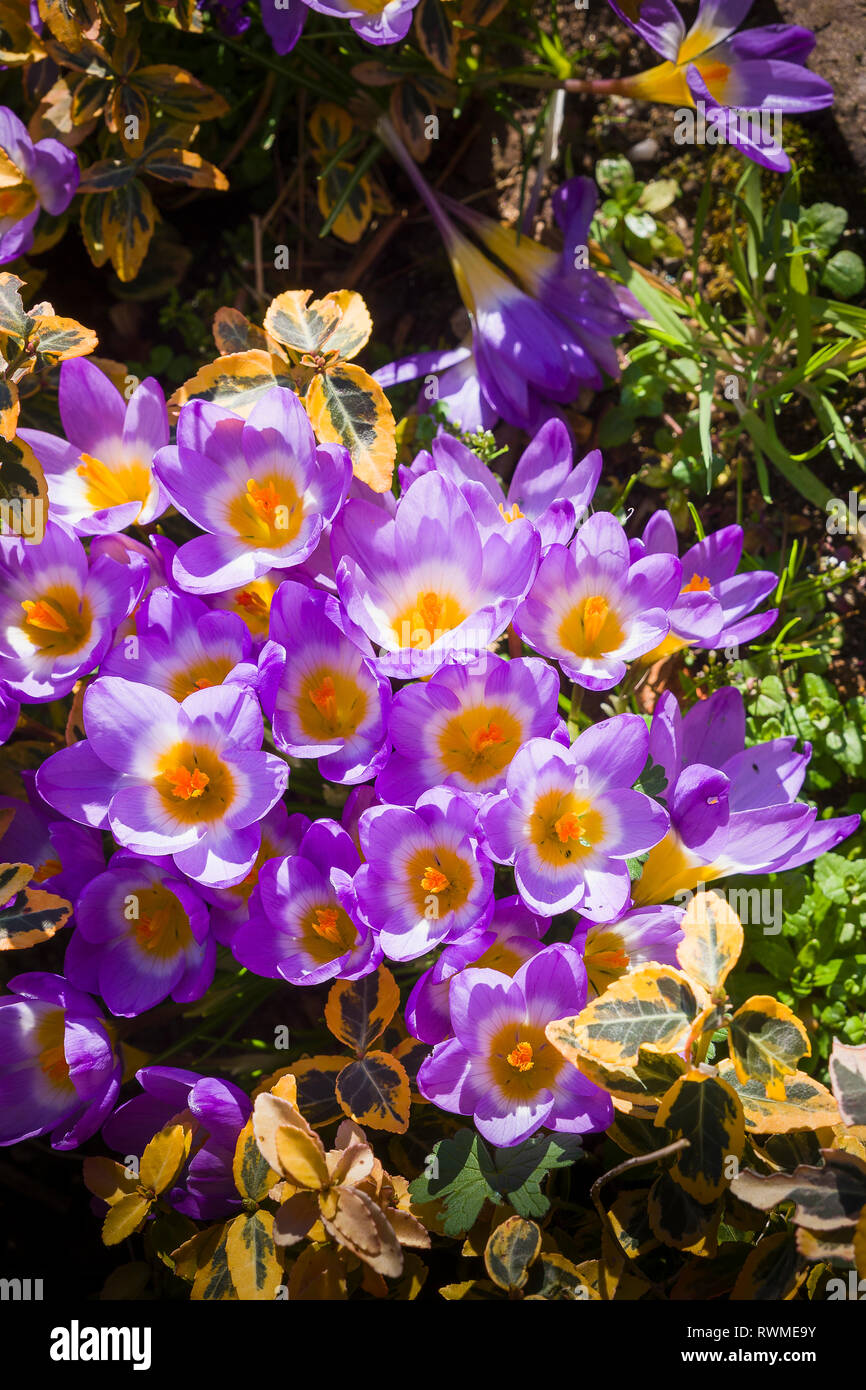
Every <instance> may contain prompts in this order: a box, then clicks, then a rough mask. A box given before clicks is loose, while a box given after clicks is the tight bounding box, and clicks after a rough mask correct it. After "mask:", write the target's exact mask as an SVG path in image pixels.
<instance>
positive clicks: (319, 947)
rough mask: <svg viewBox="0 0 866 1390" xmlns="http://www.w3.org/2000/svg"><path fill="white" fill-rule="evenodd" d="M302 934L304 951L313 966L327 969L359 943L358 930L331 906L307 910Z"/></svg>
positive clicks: (344, 915) (346, 915) (333, 905)
mask: <svg viewBox="0 0 866 1390" xmlns="http://www.w3.org/2000/svg"><path fill="white" fill-rule="evenodd" d="M302 931H303V944H304V950H305V951H306V952H307V954H308V955H309V956H310V957H311V959H312V960H313V962H314V964H315V965H327V964H329V963H330V962H331V961H332V960H335V959H336V957H337V956H342V955H345V954H346V952H347V951H351V950H352V948H353V947H354V946H355V944H356V943H357V940H358V931H357V928H356V927H355V924H354V923H353V921H352V919H351V917H350V916H349V915H348V913H347V912H346V911H345V909H344V908H342V907H339V906H337V905H335V904H330V903H327V904H325V905H323V906H322V907H314V908H310V909H308V910H307V912H305V913H304V917H303V921H302Z"/></svg>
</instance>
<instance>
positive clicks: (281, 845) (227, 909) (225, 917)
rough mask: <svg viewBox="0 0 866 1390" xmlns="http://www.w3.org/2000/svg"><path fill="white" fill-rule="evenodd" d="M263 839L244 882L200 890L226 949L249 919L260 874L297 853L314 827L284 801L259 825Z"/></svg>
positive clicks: (220, 940) (212, 926)
mask: <svg viewBox="0 0 866 1390" xmlns="http://www.w3.org/2000/svg"><path fill="white" fill-rule="evenodd" d="M259 828H260V830H261V832H262V840H261V844H260V845H259V852H258V854H257V855H256V858H255V862H254V864H253V866H252V868H251V869H250V871H249V873H248V874H247V875H246V877H245V878H242V879H241V881H240V883H235V884H232V885H231V886H230V887H228V888H208V887H206V886H205V885H204V884H200V885H199V888H200V891H201V894H202V897H204V898H205V899H206V900H207V902H209V903H210V905H211V910H210V925H211V931H212V932H213V934H214V936H215V937H216V939H217V941H218V942H219V943H220V945H222V946H230V945H231V943H232V939H233V937H234V934H235V932H236V931H237V929H238V927H239V926H240V925H241V923H243V922H246V920H247V918H248V917H249V910H250V897H251V895H252V891H253V889H254V888H255V886H256V884H257V883H258V881H259V874H260V873H261V871H262V869H263V868H264V866H265V864H267V863H268V861H269V860H271V859H282V858H284V857H285V856H286V855H287V854H297V853H298V852H299V850H300V848H301V841H302V839H303V838H304V835H305V834H306V832H307V831H308V830H309V828H310V818H309V816H303V815H301V814H300V812H296V813H295V814H294V815H291V816H290V815H289V813H288V811H287V810H286V808H285V806H284V805H283V803H282V801H278V802H277V803H276V805H275V806H272V807H271V809H270V810H269V811H268V813H267V815H266V816H263V817H262V819H261V821H260V822H259Z"/></svg>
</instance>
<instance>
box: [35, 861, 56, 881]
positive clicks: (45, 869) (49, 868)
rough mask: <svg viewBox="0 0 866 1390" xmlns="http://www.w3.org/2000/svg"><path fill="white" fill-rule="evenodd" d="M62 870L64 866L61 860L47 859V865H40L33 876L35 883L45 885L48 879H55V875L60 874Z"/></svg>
mask: <svg viewBox="0 0 866 1390" xmlns="http://www.w3.org/2000/svg"><path fill="white" fill-rule="evenodd" d="M62 868H63V865H62V864H61V862H60V860H59V859H46V861H45V863H44V864H40V865H39V868H38V869H37V870H36V872H35V874H34V875H33V882H34V883H44V882H45V880H46V878H53V876H54V874H59V873H60V870H61V869H62Z"/></svg>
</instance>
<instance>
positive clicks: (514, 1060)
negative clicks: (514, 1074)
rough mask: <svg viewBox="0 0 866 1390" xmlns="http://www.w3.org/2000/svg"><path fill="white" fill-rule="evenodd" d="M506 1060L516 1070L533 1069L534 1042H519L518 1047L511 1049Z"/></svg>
mask: <svg viewBox="0 0 866 1390" xmlns="http://www.w3.org/2000/svg"><path fill="white" fill-rule="evenodd" d="M505 1060H506V1062H507V1063H508V1065H509V1066H510V1067H513V1068H514V1070H515V1071H532V1068H533V1067H534V1065H535V1063H534V1062H533V1060H532V1043H528V1042H519V1043H518V1044H517V1046H516V1047H513V1048H512V1049H511V1051H510V1052H509V1054H508V1056H507V1057H506V1059H505Z"/></svg>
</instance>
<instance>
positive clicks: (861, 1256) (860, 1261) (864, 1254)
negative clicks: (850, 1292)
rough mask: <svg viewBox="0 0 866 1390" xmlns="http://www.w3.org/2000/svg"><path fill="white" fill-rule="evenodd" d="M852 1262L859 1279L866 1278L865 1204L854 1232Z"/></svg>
mask: <svg viewBox="0 0 866 1390" xmlns="http://www.w3.org/2000/svg"><path fill="white" fill-rule="evenodd" d="M854 1263H855V1264H856V1266H857V1273H858V1274H859V1276H860V1278H861V1279H866V1206H864V1208H863V1210H862V1211H861V1213H860V1219H859V1221H858V1222H857V1228H856V1230H855V1232H854Z"/></svg>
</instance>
